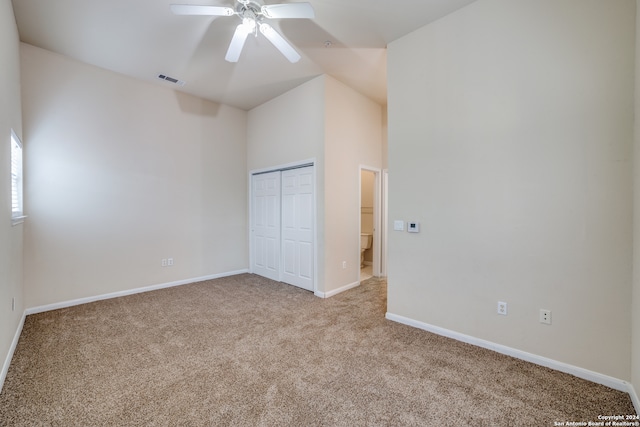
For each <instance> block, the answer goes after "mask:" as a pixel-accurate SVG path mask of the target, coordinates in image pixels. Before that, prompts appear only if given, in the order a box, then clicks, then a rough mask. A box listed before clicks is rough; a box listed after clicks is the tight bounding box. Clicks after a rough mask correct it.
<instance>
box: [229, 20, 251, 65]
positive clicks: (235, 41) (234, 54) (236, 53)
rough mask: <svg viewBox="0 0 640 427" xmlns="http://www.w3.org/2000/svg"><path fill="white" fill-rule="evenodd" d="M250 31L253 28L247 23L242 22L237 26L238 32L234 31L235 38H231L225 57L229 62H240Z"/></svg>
mask: <svg viewBox="0 0 640 427" xmlns="http://www.w3.org/2000/svg"><path fill="white" fill-rule="evenodd" d="M250 32H251V29H250V28H249V27H248V26H247V25H245V24H240V25H238V26H237V27H236V32H235V33H233V38H232V39H231V43H230V44H229V49H227V54H226V56H225V57H224V59H226V60H227V61H229V62H238V59H239V58H240V54H241V53H242V48H243V47H244V42H245V41H246V40H247V36H248V35H249V33H250Z"/></svg>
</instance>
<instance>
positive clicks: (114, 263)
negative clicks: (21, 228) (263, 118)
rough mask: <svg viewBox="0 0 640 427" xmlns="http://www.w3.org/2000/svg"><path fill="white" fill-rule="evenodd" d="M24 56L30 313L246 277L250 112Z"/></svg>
mask: <svg viewBox="0 0 640 427" xmlns="http://www.w3.org/2000/svg"><path fill="white" fill-rule="evenodd" d="M21 53H22V55H21V57H22V67H23V68H22V79H23V110H24V134H25V145H26V150H25V156H26V164H25V167H26V187H25V194H26V205H27V209H28V214H29V219H28V221H27V223H26V227H25V294H26V295H25V296H26V301H27V306H28V307H34V306H40V305H44V304H51V303H56V302H63V301H68V300H72V299H76V298H83V297H90V296H96V295H101V294H106V293H112V292H117V291H123V290H128V289H134V288H139V287H143V286H150V285H157V284H163V283H168V282H173V281H178V280H186V279H190V278H199V277H204V276H208V275H214V274H221V273H226V272H231V271H237V270H240V269H246V268H247V267H248V265H247V259H248V255H247V245H246V221H247V214H246V211H247V207H246V186H247V180H246V145H245V140H246V112H244V111H242V110H238V109H235V108H231V107H227V106H224V105H217V104H214V103H211V102H208V101H204V100H201V99H198V98H195V97H192V96H189V95H184V94H179V93H177V92H175V91H173V90H171V89H169V88H164V87H159V86H155V85H151V84H148V83H144V82H140V81H137V80H134V79H131V78H128V77H124V76H122V75H119V74H115V73H112V72H109V71H106V70H102V69H99V68H96V67H93V66H89V65H86V64H82V63H78V62H75V61H73V60H70V59H68V58H65V57H63V56H60V55H56V54H53V53H50V52H48V51H45V50H42V49H39V48H35V47H33V46H30V45H26V44H22V45H21ZM169 257H172V258H173V259H174V261H175V264H174V266H172V267H161V262H160V261H161V259H163V258H169Z"/></svg>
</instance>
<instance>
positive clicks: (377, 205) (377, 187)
mask: <svg viewBox="0 0 640 427" xmlns="http://www.w3.org/2000/svg"><path fill="white" fill-rule="evenodd" d="M363 171H366V172H373V174H374V179H373V182H374V188H373V246H372V249H373V266H372V267H373V268H372V272H373V275H374V277H380V274H381V273H380V271H381V270H380V269H381V253H382V243H383V242H382V240H381V239H380V236H381V235H382V234H381V229H380V224H381V216H382V215H381V213H382V208H381V205H382V203H381V191H382V190H381V188H382V184H381V172H382V171H381V169H380V168H376V167H374V166H367V165H362V164H361V165H360V167H359V168H358V184H359V185H358V251H360V232H361V230H362V215H361V208H362V172H363ZM359 261H360V252H358V262H359ZM358 282H360V269H359V268H358Z"/></svg>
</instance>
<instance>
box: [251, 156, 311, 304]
mask: <svg viewBox="0 0 640 427" xmlns="http://www.w3.org/2000/svg"><path fill="white" fill-rule="evenodd" d="M314 182H315V180H314V167H313V164H311V165H309V164H305V165H300V166H292V167H288V168H281V169H277V170H270V171H267V172H257V173H252V175H251V195H250V203H251V209H250V212H251V215H250V254H251V260H250V266H251V268H250V271H251V272H252V273H254V274H258V275H260V276H264V277H267V278H269V279H272V280H276V281H279V282H284V283H288V284H290V285H294V286H297V287H300V288H302V289H306V290H309V291H314V290H315V289H314V286H315V280H314V275H315V243H314V241H315V239H314V236H315V185H314Z"/></svg>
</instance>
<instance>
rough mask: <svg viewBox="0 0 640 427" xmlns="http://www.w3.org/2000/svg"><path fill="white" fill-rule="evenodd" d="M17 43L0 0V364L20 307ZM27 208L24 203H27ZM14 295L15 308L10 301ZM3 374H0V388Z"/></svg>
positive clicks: (9, 12)
mask: <svg viewBox="0 0 640 427" xmlns="http://www.w3.org/2000/svg"><path fill="white" fill-rule="evenodd" d="M19 47H20V44H19V41H18V29H17V28H16V22H15V19H14V17H13V7H12V5H11V1H10V0H0V75H1V76H2V79H0V364H2V365H4V363H5V361H7V356H8V354H9V351H10V348H11V343H12V340H13V337H14V336H15V334H16V331H17V329H18V325H19V323H20V319H21V317H22V312H23V311H24V301H23V286H22V239H23V225H16V226H14V227H12V226H11V202H10V201H11V193H10V191H11V183H10V159H11V150H10V145H9V144H10V141H11V129H13V130H14V131H15V133H16V134H17V135H18V137H19V138H22V117H21V99H20V50H19ZM27 209H28V206H27ZM12 298H15V301H16V306H15V310H12V305H11V301H12ZM3 381H4V378H3V377H0V388H2V383H3Z"/></svg>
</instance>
